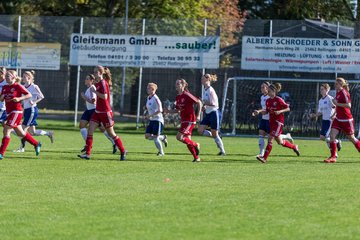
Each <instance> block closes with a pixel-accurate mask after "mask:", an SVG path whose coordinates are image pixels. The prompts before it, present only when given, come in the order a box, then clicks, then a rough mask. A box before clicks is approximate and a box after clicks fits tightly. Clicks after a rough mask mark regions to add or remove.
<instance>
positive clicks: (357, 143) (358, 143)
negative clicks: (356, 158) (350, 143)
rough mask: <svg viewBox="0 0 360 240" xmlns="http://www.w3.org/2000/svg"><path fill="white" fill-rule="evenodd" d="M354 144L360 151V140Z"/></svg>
mask: <svg viewBox="0 0 360 240" xmlns="http://www.w3.org/2000/svg"><path fill="white" fill-rule="evenodd" d="M354 145H355V147H356V149H357V150H358V151H359V152H360V141H357V142H356V143H355V144H354Z"/></svg>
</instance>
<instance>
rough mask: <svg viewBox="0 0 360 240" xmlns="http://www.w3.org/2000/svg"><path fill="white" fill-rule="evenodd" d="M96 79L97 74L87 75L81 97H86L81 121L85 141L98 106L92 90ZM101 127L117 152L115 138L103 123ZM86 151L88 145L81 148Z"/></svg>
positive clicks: (80, 126)
mask: <svg viewBox="0 0 360 240" xmlns="http://www.w3.org/2000/svg"><path fill="white" fill-rule="evenodd" d="M94 81H95V76H94V75H93V74H89V75H87V76H86V78H85V85H86V86H87V89H86V91H85V93H81V97H82V99H84V101H85V103H86V110H85V111H84V113H83V114H82V116H81V119H80V123H79V128H80V133H81V136H82V137H83V139H84V141H86V137H87V134H88V129H87V126H88V123H89V122H90V119H91V116H92V114H93V113H94V112H95V108H96V94H95V93H94V91H92V90H91V89H93V90H96V88H95V85H94ZM99 129H100V131H101V132H102V133H103V134H104V135H105V137H106V138H107V139H109V141H110V142H111V144H112V146H113V152H112V153H113V154H115V153H116V151H117V147H116V145H115V143H114V140H113V139H112V138H111V137H110V136H109V134H108V133H107V131H105V128H104V127H103V126H102V125H100V126H99ZM85 151H86V146H85V147H84V148H83V149H82V150H81V152H85Z"/></svg>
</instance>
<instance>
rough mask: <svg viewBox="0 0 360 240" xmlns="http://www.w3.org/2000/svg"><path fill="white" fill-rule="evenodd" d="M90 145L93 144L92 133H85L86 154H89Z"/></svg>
mask: <svg viewBox="0 0 360 240" xmlns="http://www.w3.org/2000/svg"><path fill="white" fill-rule="evenodd" d="M92 145H93V135H87V137H86V146H85V149H86V154H87V155H90V154H91V149H92Z"/></svg>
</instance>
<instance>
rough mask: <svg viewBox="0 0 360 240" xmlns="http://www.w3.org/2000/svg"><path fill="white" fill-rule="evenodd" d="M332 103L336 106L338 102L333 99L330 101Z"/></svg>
mask: <svg viewBox="0 0 360 240" xmlns="http://www.w3.org/2000/svg"><path fill="white" fill-rule="evenodd" d="M332 103H333V104H334V105H335V106H337V105H338V102H337V100H336V99H335V98H334V99H333V100H332Z"/></svg>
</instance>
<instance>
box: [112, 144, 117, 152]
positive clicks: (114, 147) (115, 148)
mask: <svg viewBox="0 0 360 240" xmlns="http://www.w3.org/2000/svg"><path fill="white" fill-rule="evenodd" d="M116 152H117V146H116V144H113V151H112V153H113V154H115V153H116Z"/></svg>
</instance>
